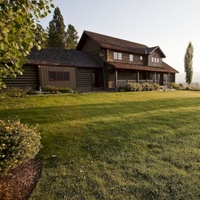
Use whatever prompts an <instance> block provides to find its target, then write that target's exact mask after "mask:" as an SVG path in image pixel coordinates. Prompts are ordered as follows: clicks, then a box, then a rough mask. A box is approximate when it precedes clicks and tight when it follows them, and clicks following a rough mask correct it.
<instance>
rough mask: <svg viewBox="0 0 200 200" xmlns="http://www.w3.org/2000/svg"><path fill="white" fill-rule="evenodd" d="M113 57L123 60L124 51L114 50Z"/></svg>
mask: <svg viewBox="0 0 200 200" xmlns="http://www.w3.org/2000/svg"><path fill="white" fill-rule="evenodd" d="M113 58H114V60H122V53H119V52H114V53H113Z"/></svg>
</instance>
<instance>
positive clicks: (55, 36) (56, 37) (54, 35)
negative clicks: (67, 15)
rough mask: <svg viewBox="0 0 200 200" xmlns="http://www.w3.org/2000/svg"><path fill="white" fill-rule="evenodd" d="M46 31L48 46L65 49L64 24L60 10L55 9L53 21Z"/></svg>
mask: <svg viewBox="0 0 200 200" xmlns="http://www.w3.org/2000/svg"><path fill="white" fill-rule="evenodd" d="M47 31H48V46H50V47H61V48H65V38H66V32H65V24H64V19H63V16H62V14H61V12H60V9H59V8H58V7H57V8H55V10H54V15H53V19H52V20H51V21H50V22H49V27H48V28H47Z"/></svg>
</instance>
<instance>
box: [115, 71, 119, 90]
mask: <svg viewBox="0 0 200 200" xmlns="http://www.w3.org/2000/svg"><path fill="white" fill-rule="evenodd" d="M117 80H118V72H117V69H115V88H117Z"/></svg>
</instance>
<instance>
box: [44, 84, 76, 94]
mask: <svg viewBox="0 0 200 200" xmlns="http://www.w3.org/2000/svg"><path fill="white" fill-rule="evenodd" d="M43 91H44V92H48V93H50V94H57V93H74V90H72V89H71V88H57V87H55V86H51V85H48V86H46V87H45V88H43Z"/></svg>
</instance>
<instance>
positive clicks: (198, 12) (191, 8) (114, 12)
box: [41, 0, 200, 79]
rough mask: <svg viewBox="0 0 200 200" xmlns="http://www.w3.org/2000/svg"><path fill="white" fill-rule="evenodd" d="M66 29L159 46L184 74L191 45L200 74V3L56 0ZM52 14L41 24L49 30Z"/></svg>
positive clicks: (180, 0)
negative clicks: (69, 25) (73, 28)
mask: <svg viewBox="0 0 200 200" xmlns="http://www.w3.org/2000/svg"><path fill="white" fill-rule="evenodd" d="M53 3H54V5H55V7H59V8H60V10H61V14H62V15H63V17H64V23H65V25H66V27H67V26H68V24H72V25H73V26H74V27H75V29H76V30H77V31H78V34H79V37H81V35H82V33H83V31H84V30H88V31H93V32H97V33H101V34H104V35H109V36H113V37H117V38H121V39H125V40H129V41H133V42H138V43H142V44H145V45H147V46H149V47H152V46H160V48H161V49H162V51H163V52H164V53H165V55H166V56H167V57H166V58H165V60H164V61H165V62H167V63H168V64H169V65H171V66H172V67H174V68H175V69H177V70H178V71H179V72H184V55H185V51H186V48H187V45H188V43H189V42H190V41H191V42H192V44H193V46H194V58H193V67H194V71H200V0H151V1H149V0H54V1H53ZM52 18H53V12H52V13H51V14H50V15H49V16H48V17H47V18H45V19H43V20H41V24H42V25H43V27H44V28H46V27H47V26H48V24H49V21H50V20H52ZM199 79H200V77H199Z"/></svg>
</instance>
